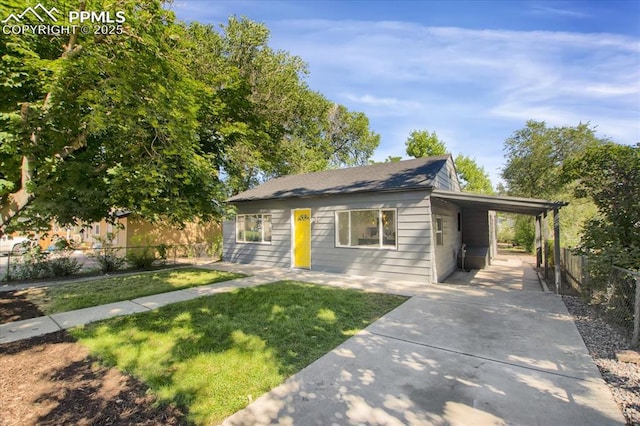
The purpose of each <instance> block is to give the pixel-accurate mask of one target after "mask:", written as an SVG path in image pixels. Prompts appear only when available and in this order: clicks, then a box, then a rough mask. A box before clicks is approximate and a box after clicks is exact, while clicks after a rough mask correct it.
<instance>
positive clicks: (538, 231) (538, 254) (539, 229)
mask: <svg viewBox="0 0 640 426" xmlns="http://www.w3.org/2000/svg"><path fill="white" fill-rule="evenodd" d="M535 231H536V232H535V234H536V268H540V266H541V265H542V252H541V251H540V247H542V227H541V226H540V215H536V228H535Z"/></svg>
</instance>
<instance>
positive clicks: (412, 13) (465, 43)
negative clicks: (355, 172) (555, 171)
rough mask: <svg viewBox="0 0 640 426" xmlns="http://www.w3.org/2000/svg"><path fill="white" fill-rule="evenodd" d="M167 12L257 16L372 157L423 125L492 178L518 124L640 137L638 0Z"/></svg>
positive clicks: (188, 6) (399, 148)
mask: <svg viewBox="0 0 640 426" xmlns="http://www.w3.org/2000/svg"><path fill="white" fill-rule="evenodd" d="M171 8H172V9H173V10H174V11H175V12H176V15H177V17H178V18H179V19H182V20H185V21H192V20H196V21H199V22H203V23H210V24H214V25H218V24H221V23H225V22H226V21H227V18H228V17H229V16H231V15H236V16H245V17H247V18H249V19H251V20H254V21H258V22H262V23H264V24H266V26H267V27H268V28H269V30H270V31H271V41H270V45H271V46H272V47H273V48H275V49H282V50H286V51H288V52H290V53H291V54H294V55H297V56H300V57H301V58H302V59H303V60H305V61H306V62H307V63H308V65H309V70H310V74H309V76H308V78H307V82H308V84H309V86H310V87H311V88H312V89H313V90H316V91H319V92H321V93H322V94H324V95H325V96H326V97H327V98H329V99H331V100H332V101H334V102H337V103H340V104H343V105H345V106H347V108H349V109H350V110H353V111H362V112H364V113H365V114H367V116H368V117H369V120H370V127H371V129H372V130H373V131H375V132H376V133H378V134H380V135H381V143H380V146H379V147H378V149H377V151H376V153H375V155H374V159H376V160H382V159H384V158H386V157H387V156H389V155H393V156H399V155H402V156H404V157H406V154H405V145H404V143H405V141H406V139H407V136H408V135H409V133H410V132H411V131H412V130H416V129H424V130H429V131H435V132H436V133H437V134H438V136H439V137H440V139H441V140H444V142H445V143H446V145H447V147H448V148H449V149H450V151H451V152H452V153H453V154H454V155H457V154H459V153H462V154H465V155H469V156H471V157H473V158H475V159H476V161H477V162H478V164H480V165H481V166H483V167H484V168H485V170H486V171H487V172H488V173H489V175H490V177H491V180H492V182H493V184H494V185H495V184H497V182H498V181H499V174H500V168H501V167H502V166H503V165H504V157H503V145H504V141H505V139H506V138H508V137H509V136H510V135H511V134H512V133H513V132H514V131H516V130H518V129H520V128H522V127H523V126H524V125H525V122H526V121H527V120H529V119H535V120H544V121H546V122H547V124H548V125H550V126H562V125H571V126H574V125H577V124H578V123H579V122H587V121H588V122H590V123H591V124H592V125H596V126H597V129H598V135H599V136H607V137H610V138H612V139H613V140H615V141H616V142H619V143H625V144H635V143H637V142H640V0H635V1H554V2H542V1H371V0H361V1H176V2H175V3H173V5H172V6H171Z"/></svg>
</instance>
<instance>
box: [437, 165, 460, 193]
mask: <svg viewBox="0 0 640 426" xmlns="http://www.w3.org/2000/svg"><path fill="white" fill-rule="evenodd" d="M433 186H434V188H437V189H443V190H446V191H456V192H460V181H459V180H458V174H457V173H456V167H455V165H454V164H453V160H452V159H451V157H449V159H448V160H447V164H446V165H445V166H444V167H443V168H441V169H440V171H439V172H438V174H437V175H436V177H435V179H434V180H433Z"/></svg>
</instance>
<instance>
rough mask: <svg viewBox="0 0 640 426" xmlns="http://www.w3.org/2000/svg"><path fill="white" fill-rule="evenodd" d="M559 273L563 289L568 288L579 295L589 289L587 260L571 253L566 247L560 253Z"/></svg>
mask: <svg viewBox="0 0 640 426" xmlns="http://www.w3.org/2000/svg"><path fill="white" fill-rule="evenodd" d="M560 273H561V277H562V284H563V287H565V288H567V287H566V286H568V287H569V288H572V289H574V290H575V291H577V292H578V293H580V294H582V293H583V291H584V289H588V288H589V286H588V282H589V273H588V271H587V258H586V257H585V256H580V255H576V254H574V253H572V252H571V249H569V248H566V247H565V248H562V249H561V251H560Z"/></svg>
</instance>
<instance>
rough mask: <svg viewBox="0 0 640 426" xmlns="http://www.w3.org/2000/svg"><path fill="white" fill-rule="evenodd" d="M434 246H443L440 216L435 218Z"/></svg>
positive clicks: (442, 228)
mask: <svg viewBox="0 0 640 426" xmlns="http://www.w3.org/2000/svg"><path fill="white" fill-rule="evenodd" d="M436 245H437V246H442V245H444V227H443V223H442V218H441V217H440V216H436Z"/></svg>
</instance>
